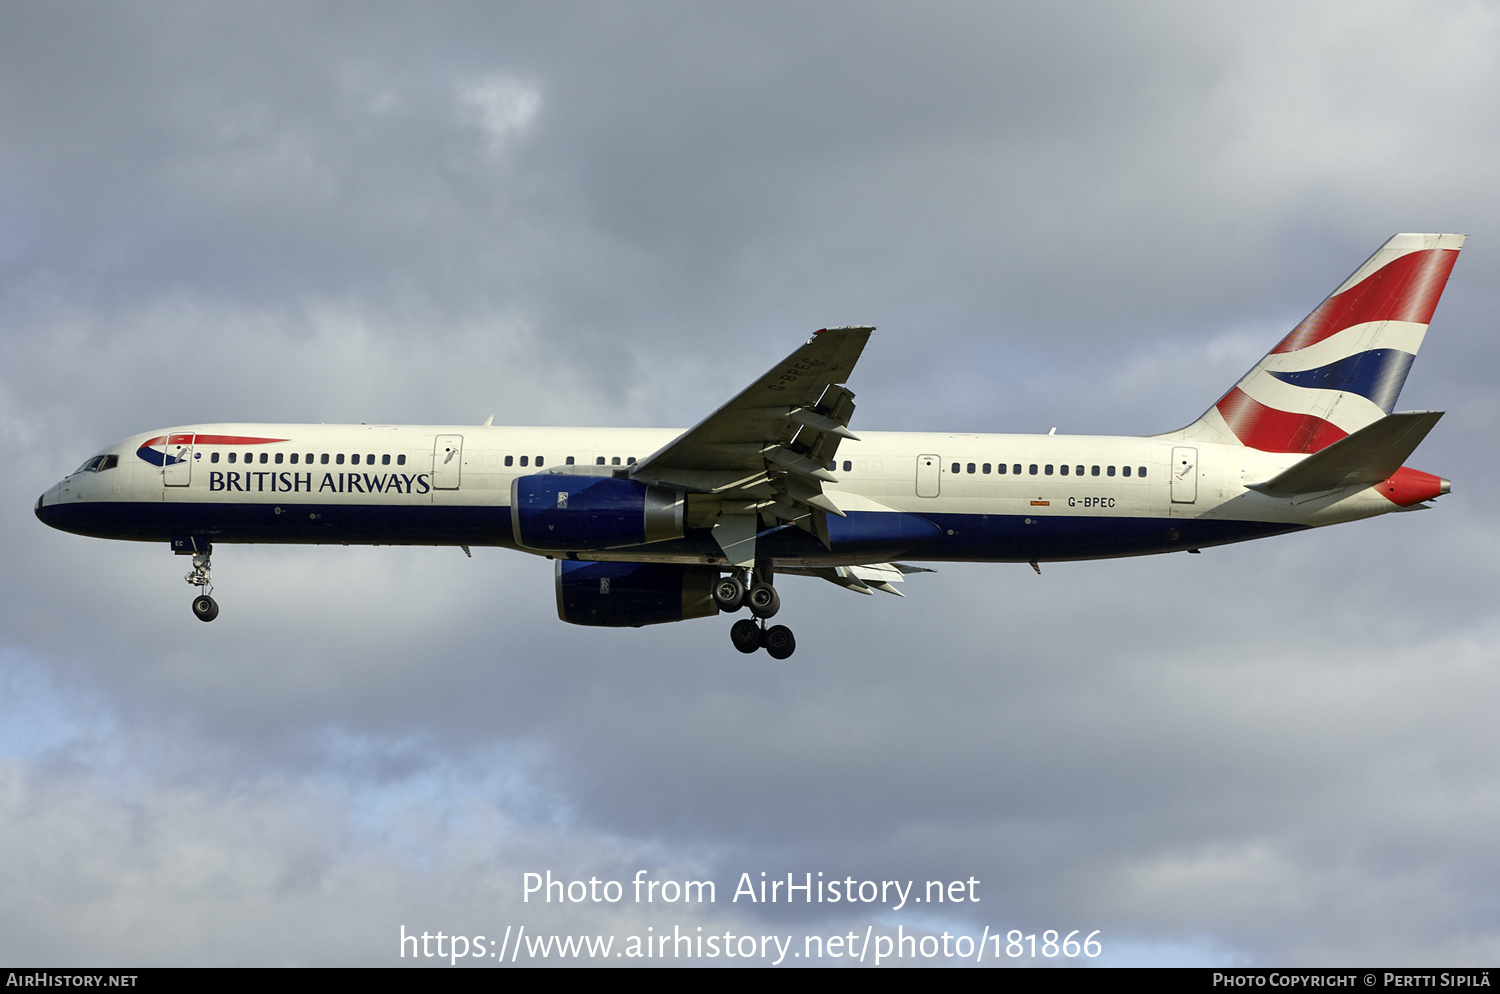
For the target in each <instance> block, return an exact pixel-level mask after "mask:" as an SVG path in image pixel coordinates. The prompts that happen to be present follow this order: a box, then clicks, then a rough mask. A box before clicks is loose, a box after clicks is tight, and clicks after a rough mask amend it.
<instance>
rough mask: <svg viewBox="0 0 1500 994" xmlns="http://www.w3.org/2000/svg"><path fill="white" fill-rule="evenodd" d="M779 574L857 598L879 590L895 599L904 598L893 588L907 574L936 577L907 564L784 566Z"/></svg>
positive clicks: (925, 570) (918, 567)
mask: <svg viewBox="0 0 1500 994" xmlns="http://www.w3.org/2000/svg"><path fill="white" fill-rule="evenodd" d="M777 572H778V573H790V574H792V575H794V576H815V577H818V578H819V579H820V580H827V581H828V582H829V583H836V584H838V585H839V586H840V587H843V588H844V589H845V590H852V591H854V592H855V593H856V594H869V593H871V592H872V591H875V590H882V591H884V592H885V593H888V594H895V595H896V596H897V597H905V596H906V595H905V594H903V593H902V592H901V591H899V590H897V589H896V588H895V587H894V586H892V584H895V583H900V582H901V580H902V579H903V578H904V577H905V576H906V575H907V574H908V573H935V572H937V571H936V570H930V569H927V568H925V567H922V566H908V565H907V564H906V563H867V564H865V565H863V566H790V567H788V566H783V567H782V568H781V569H779V570H777Z"/></svg>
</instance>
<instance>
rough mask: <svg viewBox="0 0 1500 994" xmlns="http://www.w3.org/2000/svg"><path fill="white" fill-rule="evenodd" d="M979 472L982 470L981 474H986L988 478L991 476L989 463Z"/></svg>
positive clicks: (980, 468)
mask: <svg viewBox="0 0 1500 994" xmlns="http://www.w3.org/2000/svg"><path fill="white" fill-rule="evenodd" d="M979 470H980V472H981V473H984V474H985V475H986V476H987V475H989V472H990V464H989V463H985V464H984V465H983V466H981V467H979Z"/></svg>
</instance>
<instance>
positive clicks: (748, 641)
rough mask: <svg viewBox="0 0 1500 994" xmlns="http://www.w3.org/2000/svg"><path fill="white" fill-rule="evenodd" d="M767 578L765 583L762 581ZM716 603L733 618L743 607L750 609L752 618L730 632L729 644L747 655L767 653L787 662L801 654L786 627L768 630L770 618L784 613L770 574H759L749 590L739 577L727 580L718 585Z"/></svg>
mask: <svg viewBox="0 0 1500 994" xmlns="http://www.w3.org/2000/svg"><path fill="white" fill-rule="evenodd" d="M761 576H764V577H765V579H761ZM714 603H715V604H717V605H718V607H719V610H721V611H723V612H725V613H726V614H733V613H734V612H736V611H738V610H739V609H740V608H741V607H749V608H750V613H751V614H753V615H755V617H754V618H753V619H752V618H741V619H740V620H739V621H736V622H735V623H734V626H733V627H732V628H730V629H729V641H731V642H733V643H734V647H735V648H736V649H738V650H739V651H740V652H743V653H747V654H748V653H751V652H754V651H756V650H757V649H765V650H766V654H767V655H769V656H770V657H771V658H772V659H786V658H787V657H788V656H790V655H791V654H792V653H793V652H796V651H797V639H796V638H795V637H794V636H793V635H792V630H791V629H790V628H788V627H786V626H785V625H772V626H771V627H770V628H767V627H766V620H765V619H767V618H769V617H771V616H773V615H774V614H776V612H777V611H779V610H781V597H780V596H779V595H778V594H777V593H776V588H775V587H773V586H771V582H770V571H769V570H766V571H765V572H764V573H762V572H761V571H760V570H757V571H756V581H755V583H754V584H752V585H751V586H750V588H749V590H746V589H745V581H744V580H743V579H742V578H740V577H739V576H735V575H730V576H726V577H724V578H723V579H722V580H720V581H719V582H718V583H716V584H715V585H714Z"/></svg>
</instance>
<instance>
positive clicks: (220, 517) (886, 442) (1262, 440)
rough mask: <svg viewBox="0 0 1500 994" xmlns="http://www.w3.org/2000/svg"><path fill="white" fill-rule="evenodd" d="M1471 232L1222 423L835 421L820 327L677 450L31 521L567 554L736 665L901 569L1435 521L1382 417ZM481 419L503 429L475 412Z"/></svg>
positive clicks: (176, 487)
mask: <svg viewBox="0 0 1500 994" xmlns="http://www.w3.org/2000/svg"><path fill="white" fill-rule="evenodd" d="M1463 241H1464V236H1463V235H1452V234H1398V235H1395V236H1393V237H1392V238H1391V239H1390V240H1389V241H1387V242H1386V243H1385V244H1384V245H1383V246H1381V247H1380V249H1378V250H1377V251H1376V252H1375V254H1374V255H1372V256H1371V257H1370V258H1369V259H1368V260H1367V261H1366V262H1365V263H1364V264H1363V265H1361V266H1360V267H1359V268H1358V269H1356V270H1355V271H1354V273H1353V274H1352V275H1351V276H1350V277H1349V278H1348V279H1346V280H1345V281H1344V282H1343V283H1341V284H1339V286H1338V287H1337V289H1335V290H1334V292H1333V293H1332V294H1331V295H1329V297H1328V298H1327V299H1325V300H1324V301H1323V302H1322V303H1321V304H1319V305H1318V307H1317V308H1316V309H1315V310H1313V312H1312V313H1311V314H1309V315H1308V316H1307V318H1306V319H1305V320H1303V321H1302V322H1301V323H1300V324H1298V325H1297V326H1296V327H1295V328H1294V329H1292V331H1291V333H1290V334H1288V335H1287V336H1286V337H1285V338H1283V339H1282V340H1281V342H1280V343H1278V344H1277V345H1276V346H1275V347H1274V348H1273V349H1271V351H1270V352H1269V353H1267V354H1266V355H1265V357H1264V358H1262V359H1261V360H1260V362H1258V363H1257V364H1256V365H1255V366H1254V367H1252V368H1251V370H1250V371H1249V372H1248V373H1246V374H1245V375H1244V376H1243V377H1241V378H1240V380H1239V381H1238V382H1237V383H1236V384H1235V385H1234V386H1233V387H1231V388H1230V389H1229V391H1228V392H1227V393H1225V394H1224V395H1223V396H1222V397H1220V398H1219V400H1218V401H1217V402H1215V403H1214V404H1213V406H1211V407H1210V408H1209V409H1208V410H1207V411H1206V412H1205V413H1204V414H1203V416H1202V417H1200V418H1198V419H1197V420H1196V421H1194V422H1193V423H1192V424H1190V425H1188V426H1187V427H1185V428H1181V429H1178V430H1176V431H1171V432H1167V433H1165V434H1161V435H1152V436H1146V437H1115V436H1103V435H1058V434H1056V433H1055V429H1054V431H1053V432H1051V433H1048V434H1046V435H1000V434H947V433H918V432H874V431H868V432H862V433H861V434H859V435H856V434H855V433H854V432H852V431H851V430H850V423H851V420H852V415H853V413H854V394H853V392H852V391H850V389H849V388H848V386H847V382H848V380H849V377H850V374H851V373H852V372H853V369H854V365H855V363H856V362H857V361H858V359H859V357H860V355H861V353H862V352H863V350H864V347H865V344H866V342H867V341H868V340H869V337H870V333H871V332H872V331H873V330H874V329H873V328H871V327H867V326H858V327H855V326H850V327H837V328H827V329H824V330H822V331H819V332H817V333H815V334H814V335H813V336H812V337H811V338H809V339H808V340H807V341H806V342H805V343H803V344H802V345H801V346H799V347H798V348H797V349H795V350H794V351H793V352H792V353H791V354H790V355H788V356H787V357H786V358H785V359H783V360H782V361H781V362H779V363H777V364H776V365H775V366H773V367H772V368H771V369H770V370H769V371H768V372H766V374H765V375H764V376H761V377H760V378H759V379H757V380H756V381H755V382H754V383H752V384H751V385H750V386H749V387H747V388H745V389H744V390H743V391H741V392H740V393H739V394H738V395H737V396H735V397H734V398H733V399H731V400H730V401H729V402H728V403H726V404H725V405H723V406H722V407H720V408H719V409H718V410H717V411H715V412H713V413H712V414H710V415H709V416H708V417H707V418H705V419H703V420H702V421H701V422H699V423H698V424H697V425H696V426H694V427H692V428H689V429H687V430H686V431H677V430H659V429H644V428H640V429H634V428H553V427H500V426H495V425H493V424H491V422H490V421H489V420H487V421H486V422H485V423H484V424H483V425H481V426H461V425H449V426H425V427H423V426H408V425H375V424H370V425H364V424H361V425H294V424H207V425H184V426H177V427H173V428H166V429H159V430H156V431H151V432H146V433H143V434H139V435H133V436H131V437H129V438H126V439H125V440H123V441H121V442H117V443H116V444H114V445H111V446H109V447H108V448H106V449H104V450H102V451H101V452H99V453H97V454H96V455H94V456H91V457H90V458H89V459H87V460H86V461H85V462H84V463H83V465H82V466H80V467H79V468H78V469H77V470H75V471H74V472H73V473H71V474H69V475H68V476H67V477H65V478H64V479H63V480H61V481H60V482H58V483H57V484H55V485H54V486H52V487H51V488H50V489H48V490H47V491H46V493H44V494H43V495H42V496H41V497H40V498H39V499H38V500H37V503H36V515H37V517H38V518H39V519H41V520H42V521H43V522H44V523H45V524H47V525H50V526H52V527H54V528H58V529H61V530H63V531H67V532H73V533H75V534H79V535H88V536H94V537H98V538H108V539H126V540H132V541H142V542H166V543H169V545H170V547H171V549H172V551H173V552H174V553H176V554H178V555H184V556H192V569H191V571H190V572H189V573H188V574H187V577H186V579H187V581H188V583H189V584H191V585H192V586H194V587H196V588H198V591H199V593H198V596H196V597H195V598H194V599H193V603H192V608H193V614H194V615H195V616H196V617H198V618H199V619H201V620H203V621H212V620H214V618H215V617H217V616H218V613H219V606H218V604H217V602H216V601H215V600H214V599H213V597H212V591H213V585H212V572H211V563H212V560H211V556H212V552H213V546H214V544H215V543H241V542H245V543H255V542H266V543H300V544H342V545H349V544H361V545H433V546H455V545H456V546H460V547H461V548H462V549H463V551H464V552H465V554H471V553H470V547H471V546H498V547H503V548H508V549H515V550H518V551H521V552H528V553H532V554H535V555H539V556H546V557H547V558H549V559H552V560H554V561H555V567H554V585H555V588H556V594H557V610H558V616H559V617H560V618H561V619H562V620H563V621H565V622H569V623H572V624H578V625H593V626H609V627H627V626H628V627H640V626H643V625H653V624H660V623H665V622H673V621H682V620H687V619H692V618H701V617H708V616H712V615H716V614H718V613H720V612H725V613H735V612H738V611H740V610H742V609H745V608H748V609H749V612H750V615H751V617H747V618H741V619H739V620H738V621H736V622H735V623H734V625H733V626H732V627H731V629H730V639H731V641H732V642H733V644H734V646H735V648H737V649H739V650H740V651H741V652H745V653H753V652H756V651H758V650H760V649H762V648H764V649H765V650H766V651H767V653H768V654H769V655H770V656H772V657H773V658H776V659H785V658H787V657H789V656H790V655H791V654H792V653H793V651H794V650H795V649H796V639H795V637H794V635H793V634H792V632H791V630H790V629H789V628H787V627H786V626H784V625H771V626H769V627H768V626H767V622H768V620H769V619H770V618H772V617H774V616H775V615H776V613H777V611H778V609H779V607H780V603H781V599H780V595H779V592H778V588H777V587H776V586H775V584H774V581H775V578H776V577H777V576H778V575H794V576H813V577H819V578H822V579H824V580H827V581H830V582H833V583H835V584H838V585H840V586H842V587H845V588H847V589H849V590H852V591H855V592H857V593H863V594H870V593H872V592H874V591H881V592H885V593H895V594H899V593H900V591H899V590H898V589H897V588H896V586H895V584H896V583H897V582H899V581H901V580H902V579H903V577H904V576H906V575H908V574H911V573H915V572H930V570H928V569H926V568H924V567H918V566H912V565H909V564H907V563H905V562H900V561H898V560H906V559H911V560H918V561H925V562H1000V563H1029V564H1030V565H1031V566H1032V568H1033V569H1036V570H1037V571H1038V572H1040V570H1041V567H1040V564H1041V563H1044V562H1059V561H1068V560H1087V559H1103V558H1113V557H1121V556H1139V555H1150V554H1159V553H1171V552H1189V553H1196V552H1199V551H1200V550H1201V549H1204V548H1208V547H1211V546H1218V545H1225V544H1228V543H1233V542H1243V541H1246V540H1249V539H1256V538H1265V537H1267V536H1271V535H1279V534H1284V533H1288V532H1294V531H1301V530H1304V529H1308V528H1316V527H1320V526H1323V525H1330V524H1336V523H1339V522H1345V521H1353V520H1356V519H1360V518H1368V517H1372V516H1374V515H1378V514H1384V513H1387V512H1393V511H1409V510H1416V509H1420V508H1425V507H1427V506H1429V505H1428V504H1427V503H1426V502H1427V501H1429V500H1431V499H1433V498H1436V497H1438V496H1440V495H1442V494H1446V493H1448V492H1449V491H1450V489H1451V484H1450V483H1449V481H1448V480H1446V479H1443V478H1441V477H1438V476H1434V475H1432V474H1430V473H1425V472H1421V471H1419V470H1415V469H1411V468H1409V467H1407V466H1405V465H1403V464H1404V463H1405V461H1406V459H1407V458H1408V457H1409V456H1410V455H1411V453H1412V452H1413V451H1414V450H1415V449H1416V447H1417V445H1418V444H1419V443H1420V442H1421V441H1422V439H1423V438H1425V437H1426V435H1427V433H1428V432H1429V431H1431V429H1432V427H1433V426H1434V425H1435V424H1436V423H1437V420H1438V419H1439V418H1440V417H1442V412H1436V411H1412V412H1402V413H1393V411H1394V406H1395V402H1396V397H1397V395H1398V394H1399V393H1400V391H1401V387H1402V385H1403V384H1404V383H1405V381H1406V376H1407V373H1408V371H1409V370H1410V368H1411V363H1412V360H1413V359H1414V358H1415V356H1416V353H1417V350H1418V348H1419V347H1420V346H1421V344H1422V339H1423V336H1424V335H1425V333H1426V331H1427V327H1428V325H1429V323H1430V322H1431V320H1432V313H1433V311H1434V309H1435V308H1436V307H1437V303H1438V299H1439V297H1440V296H1441V295H1442V292H1443V288H1444V286H1445V285H1446V284H1447V281H1448V276H1449V273H1450V272H1451V271H1452V268H1453V264H1454V262H1455V261H1456V260H1457V257H1458V252H1459V250H1460V248H1461V247H1462V245H1463ZM491 420H492V419H491Z"/></svg>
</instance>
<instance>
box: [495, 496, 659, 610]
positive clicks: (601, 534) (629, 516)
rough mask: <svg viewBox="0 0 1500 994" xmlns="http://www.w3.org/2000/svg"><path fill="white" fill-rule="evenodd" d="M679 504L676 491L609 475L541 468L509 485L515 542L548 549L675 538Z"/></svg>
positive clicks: (615, 545) (617, 546) (579, 548)
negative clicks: (563, 471) (544, 470)
mask: <svg viewBox="0 0 1500 994" xmlns="http://www.w3.org/2000/svg"><path fill="white" fill-rule="evenodd" d="M684 508H685V502H684V500H683V495H682V493H681V491H678V490H673V489H671V488H670V487H656V486H651V485H649V484H645V483H639V482H637V481H635V480H623V479H616V478H615V477H611V476H604V477H598V476H594V477H590V476H569V475H564V474H555V475H554V474H550V473H543V474H539V475H536V476H518V477H516V479H515V480H514V481H513V482H512V483H511V488H510V523H511V531H512V532H513V533H514V535H515V538H516V542H517V544H519V545H521V546H522V547H524V548H527V549H540V550H544V551H548V552H586V551H590V550H594V549H622V548H626V547H628V546H632V545H645V544H646V543H648V542H661V541H664V540H666V539H671V538H681V537H682V534H683V512H684ZM672 620H676V619H672Z"/></svg>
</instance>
